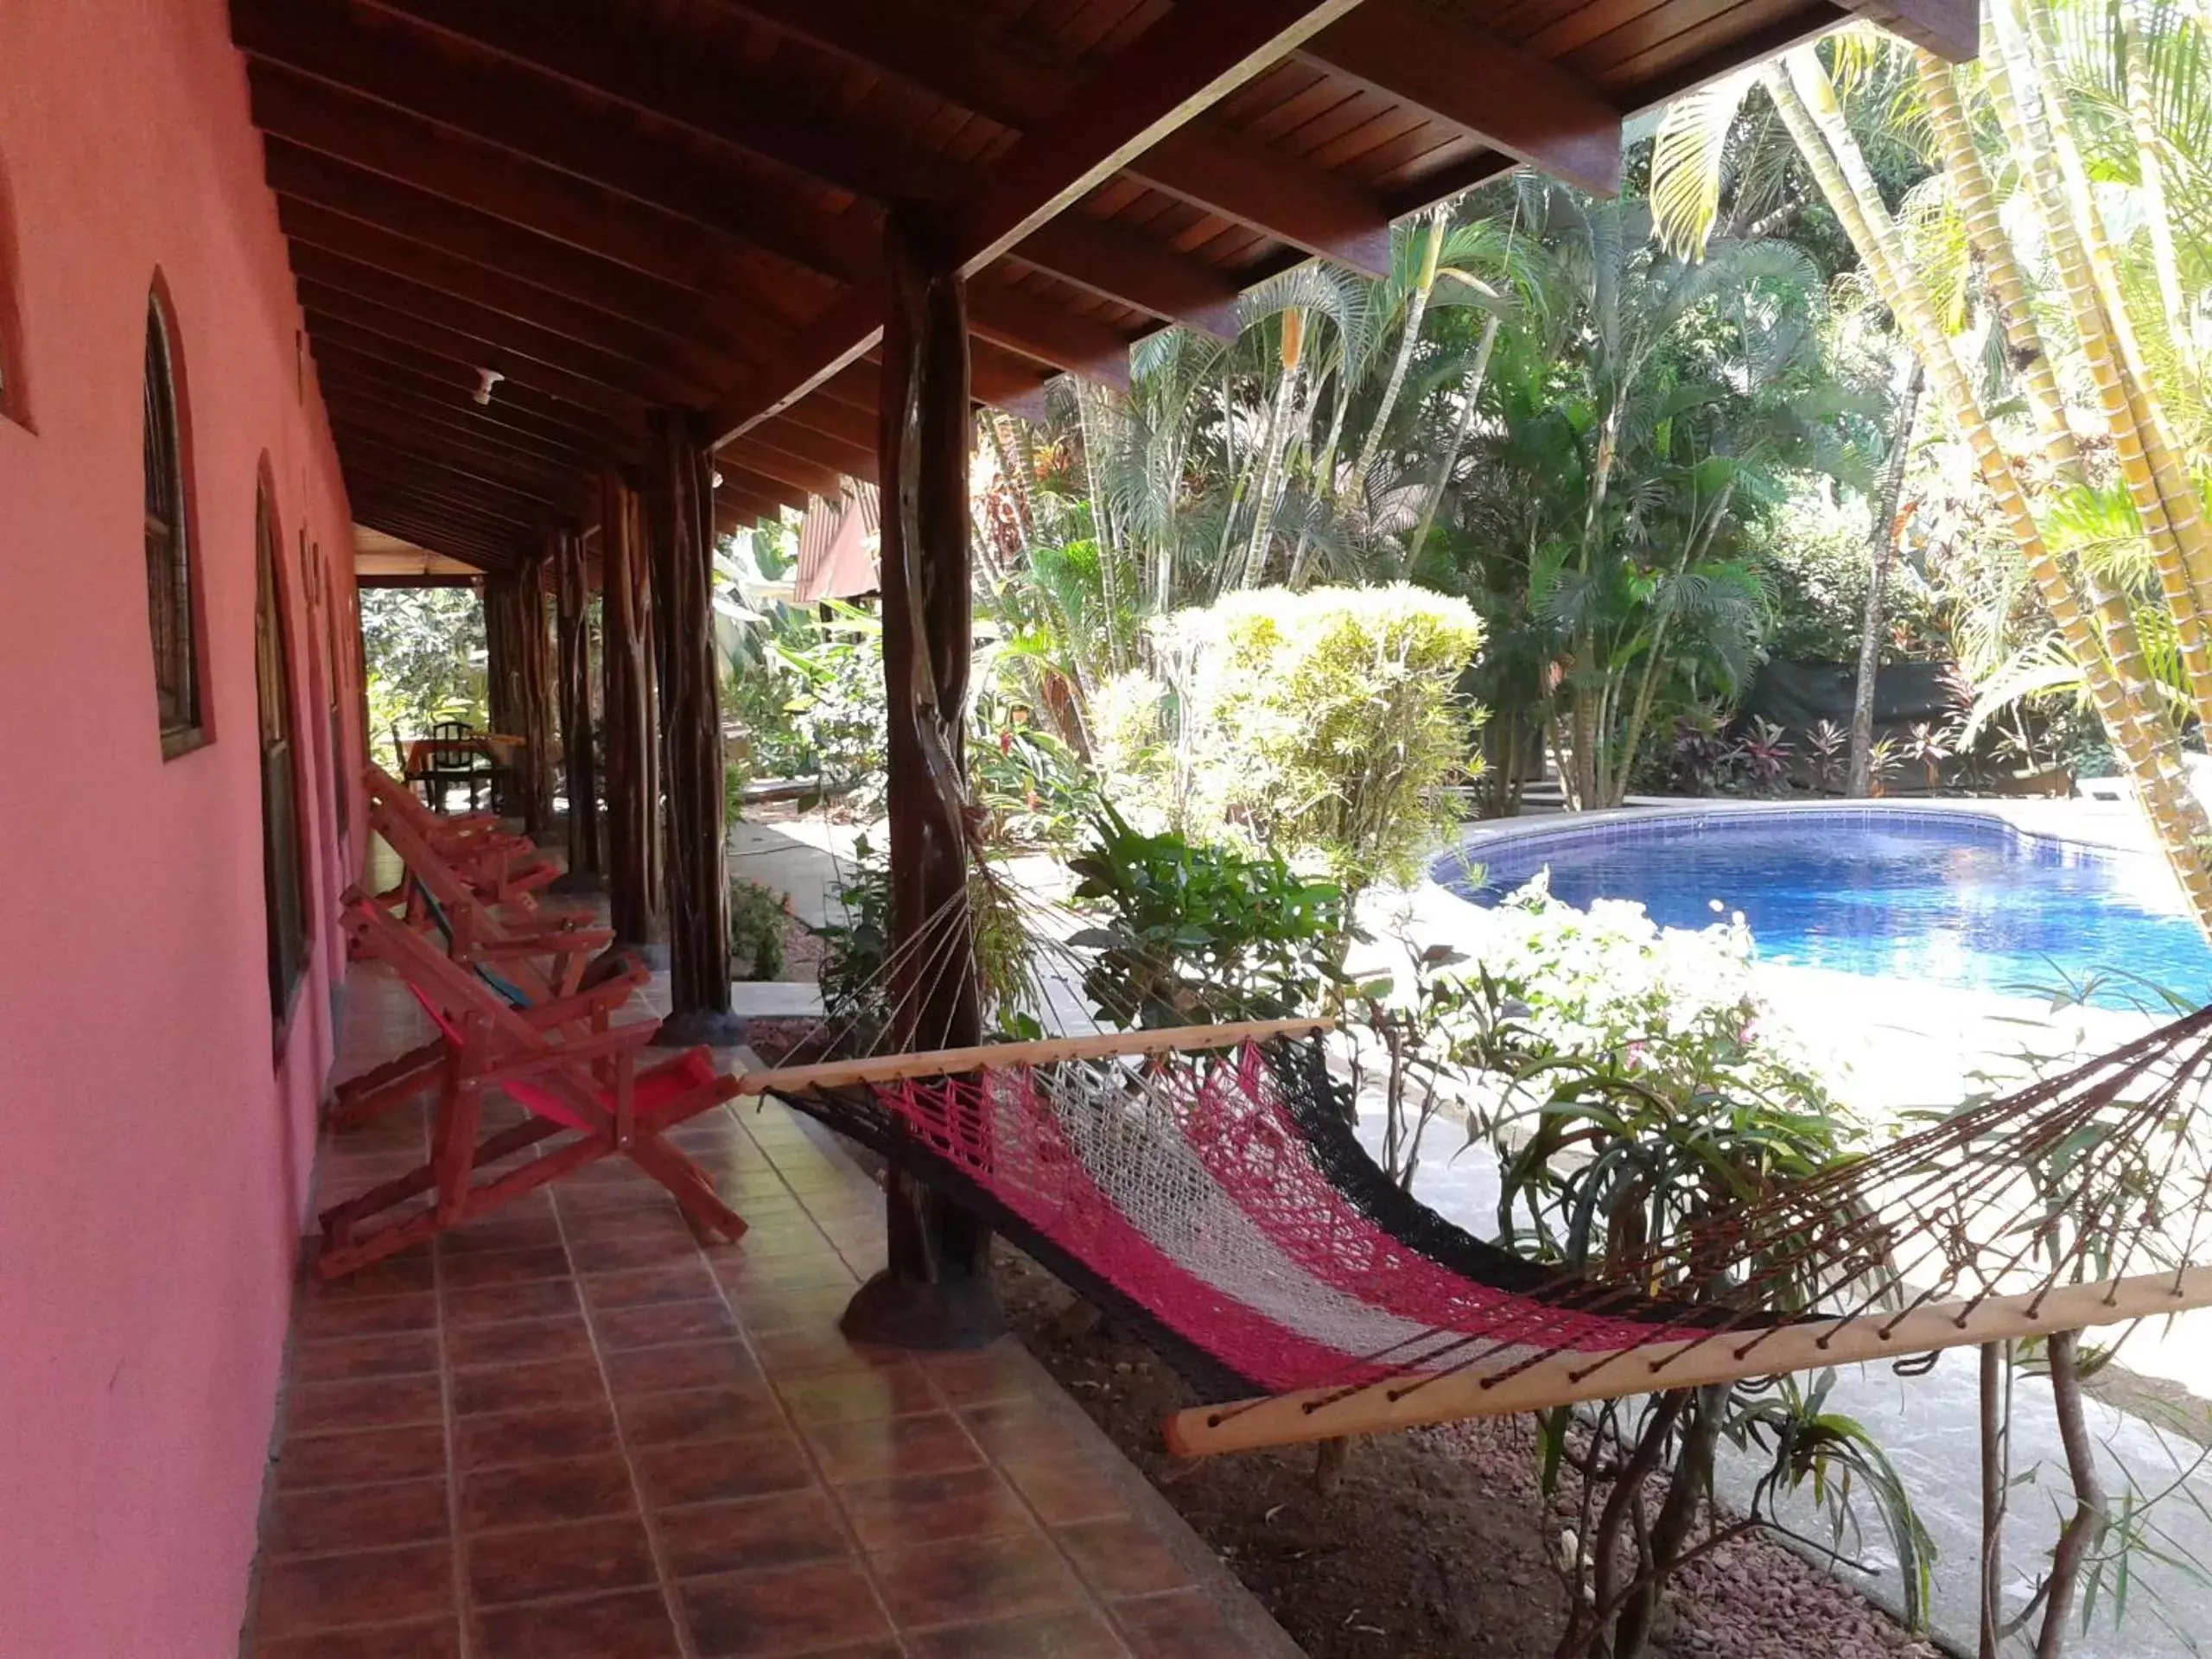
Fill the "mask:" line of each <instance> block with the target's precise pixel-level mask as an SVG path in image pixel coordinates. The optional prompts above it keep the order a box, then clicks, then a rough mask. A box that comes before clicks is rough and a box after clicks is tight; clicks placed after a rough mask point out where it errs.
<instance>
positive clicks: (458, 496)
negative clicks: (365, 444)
mask: <svg viewBox="0 0 2212 1659" xmlns="http://www.w3.org/2000/svg"><path fill="white" fill-rule="evenodd" d="M346 494H347V496H348V497H349V498H352V499H354V500H355V501H357V502H358V503H359V507H357V509H356V511H357V512H358V511H361V510H364V509H370V508H374V509H379V510H382V509H389V510H391V511H394V512H404V513H408V514H410V515H411V516H412V517H414V518H416V520H417V521H418V522H420V523H424V524H439V523H445V522H451V523H452V524H454V525H455V526H456V527H457V528H458V529H461V530H463V531H467V532H469V533H471V534H473V535H475V536H478V537H481V538H483V539H484V540H485V541H486V542H491V543H508V544H511V545H512V544H515V543H524V542H527V541H529V540H531V539H532V538H534V537H537V536H539V535H542V534H543V531H544V528H545V524H546V522H547V520H546V518H544V517H543V515H542V514H540V513H537V512H532V513H531V514H529V515H528V516H527V517H525V516H523V515H519V514H517V513H514V512H512V511H510V510H509V509H507V508H505V507H504V506H501V505H498V504H496V503H492V502H487V501H486V500H485V499H482V498H481V497H479V496H474V495H468V494H465V493H455V492H454V491H451V490H448V489H446V488H444V487H442V486H440V485H438V484H436V483H435V482H431V481H429V480H425V479H423V477H421V476H420V475H419V474H408V473H405V472H401V471H397V470H396V469H394V468H393V467H391V464H390V463H388V462H386V461H384V460H383V459H382V458H381V457H379V456H375V455H370V454H359V455H356V456H355V457H353V459H352V460H351V461H347V462H346Z"/></svg>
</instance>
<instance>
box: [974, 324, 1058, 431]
mask: <svg viewBox="0 0 2212 1659" xmlns="http://www.w3.org/2000/svg"><path fill="white" fill-rule="evenodd" d="M1058 378H1059V377H1058V375H1056V374H1054V373H1053V372H1052V371H1051V370H1050V369H1041V368H1039V367H1038V366H1037V365H1036V364H1034V363H1033V362H1031V361H1029V360H1028V359H1026V358H1021V357H1017V356H1015V355H1014V353H1012V352H1008V351H1003V350H1001V348H1000V347H999V346H996V345H995V344H994V343H993V342H991V341H990V340H978V339H977V338H976V337H975V336H974V335H973V334H970V335H969V337H968V392H969V396H970V397H973V398H974V399H975V400H976V402H977V403H979V404H995V406H996V407H998V408H1000V409H1003V410H1011V411H1012V412H1013V413H1014V414H1016V415H1019V416H1021V418H1022V419H1023V420H1025V421H1036V422H1039V423H1042V422H1043V420H1044V419H1045V414H1046V410H1045V387H1046V385H1047V384H1048V383H1049V382H1051V381H1052V380H1056V379H1058Z"/></svg>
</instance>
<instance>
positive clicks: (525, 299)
mask: <svg viewBox="0 0 2212 1659" xmlns="http://www.w3.org/2000/svg"><path fill="white" fill-rule="evenodd" d="M277 223H278V224H279V225H280V226H283V231H284V233H285V235H287V236H288V237H289V238H291V240H292V243H293V245H294V246H295V247H296V248H308V249H313V250H316V251H321V252H323V253H329V254H335V255H337V256H339V257H343V258H346V259H349V260H352V261H353V262H354V263H355V264H359V265H361V266H364V267H366V268H368V269H372V270H379V271H385V272H388V273H389V274H391V276H394V277H404V278H405V279H406V280H408V281H410V282H414V283H422V284H423V286H425V287H427V288H432V289H436V290H438V291H439V292H440V293H442V294H449V295H452V296H454V297H456V298H458V299H462V300H466V301H468V302H470V303H472V304H474V305H480V306H484V307H486V308H488V309H490V310H493V311H496V312H498V313H499V314H500V315H503V316H506V317H510V318H512V319H513V320H515V321H518V322H523V323H527V324H529V325H530V326H531V327H534V328H543V329H545V330H547V331H549V332H550V333H551V334H556V335H558V336H559V337H560V338H562V339H563V340H567V341H569V343H570V344H572V345H575V346H588V347H590V348H591V349H593V350H595V351H600V352H607V353H613V354H614V355H615V356H617V357H618V358H620V359H626V360H627V361H629V362H632V363H634V364H637V365H640V366H642V367H645V368H648V369H651V370H652V371H653V372H655V373H657V374H662V375H665V376H667V377H668V378H669V379H670V381H671V383H672V384H677V385H685V386H687V387H689V388H690V389H691V391H690V393H689V394H687V395H690V396H694V397H696V396H697V395H698V389H700V388H702V387H715V388H716V389H719V388H720V387H721V385H727V384H728V381H729V380H731V379H732V378H734V377H735V376H736V375H737V373H738V372H739V368H738V365H736V364H734V363H732V362H728V361H727V360H719V361H718V360H716V359H715V358H714V357H713V356H712V355H711V354H709V353H706V352H703V351H701V350H699V349H698V348H697V347H696V346H690V345H687V344H686V343H685V342H683V341H682V340H677V339H676V338H675V337H673V336H671V335H669V334H662V333H659V332H658V330H655V329H653V328H651V327H646V326H645V325H644V324H642V323H637V322H632V321H629V320H628V319H626V318H623V317H618V316H615V315H613V314H612V313H609V312H606V311H601V310H600V309H599V308H596V307H594V306H589V305H586V304H584V303H582V302H580V301H576V300H571V299H569V298H566V297H564V296H562V295H560V294H556V293H555V292H553V291H552V290H551V289H544V288H540V287H537V285H536V284H535V283H529V282H525V281H524V280H523V279H521V278H520V277H511V276H509V275H507V274H506V273H505V272H504V271H500V270H492V269H489V268H487V267H486V266H483V265H480V264H474V263H473V262H471V261H469V260H467V259H462V258H458V257H455V256H454V255H452V254H449V253H447V252H445V251H443V250H442V249H440V248H437V247H435V246H431V245H427V244H424V243H421V242H416V241H414V240H412V239H411V238H408V237H404V236H400V235H397V234H396V233H394V232H391V231H387V230H384V229H382V228H380V227H378V226H375V225H372V224H369V223H367V222H366V221H365V220H362V219H349V218H348V217H346V215H345V214H344V213H336V212H334V211H333V210H332V209H330V208H327V207H317V206H316V205H315V204H314V203H313V202H306V201H294V200H287V199H285V198H284V197H282V196H280V197H278V199H277Z"/></svg>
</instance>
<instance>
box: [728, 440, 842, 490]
mask: <svg viewBox="0 0 2212 1659" xmlns="http://www.w3.org/2000/svg"><path fill="white" fill-rule="evenodd" d="M715 465H716V466H718V467H721V469H722V470H723V472H725V473H727V472H728V470H729V468H730V467H732V466H737V467H742V468H744V469H745V470H746V471H747V472H748V473H759V474H765V475H766V476H767V477H769V478H779V479H781V480H784V482H785V483H786V484H795V485H797V486H798V487H799V488H800V489H802V490H804V491H806V492H807V493H809V494H810V495H835V494H836V493H837V486H838V482H839V480H840V479H841V478H842V476H843V474H841V473H839V472H838V471H837V469H836V467H823V466H821V465H818V464H817V463H816V462H814V461H806V460H803V459H802V458H801V457H799V456H798V455H794V454H789V453H787V452H785V451H784V450H781V449H779V448H775V447H774V446H773V445H772V444H768V443H766V442H761V441H760V440H759V439H757V438H755V437H754V436H753V434H752V433H750V432H747V434H746V435H744V436H743V437H741V438H740V439H739V440H738V441H737V443H736V444H735V446H734V448H731V449H730V450H728V451H727V452H725V453H724V454H721V455H718V456H716V457H715Z"/></svg>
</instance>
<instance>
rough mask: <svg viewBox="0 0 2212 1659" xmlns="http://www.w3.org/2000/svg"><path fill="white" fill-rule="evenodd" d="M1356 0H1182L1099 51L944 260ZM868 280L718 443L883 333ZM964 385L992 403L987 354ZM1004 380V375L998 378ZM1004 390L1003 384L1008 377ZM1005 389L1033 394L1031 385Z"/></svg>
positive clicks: (783, 353)
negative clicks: (1128, 38) (1086, 75)
mask: <svg viewBox="0 0 2212 1659" xmlns="http://www.w3.org/2000/svg"><path fill="white" fill-rule="evenodd" d="M1355 4H1357V0H1183V3H1181V4H1179V5H1178V6H1177V7H1176V8H1175V10H1173V11H1172V12H1170V13H1168V15H1167V16H1166V17H1165V18H1163V19H1162V20H1161V21H1160V22H1157V23H1154V25H1153V26H1152V27H1151V28H1150V29H1147V30H1146V31H1145V32H1144V33H1143V34H1142V35H1139V36H1138V37H1137V40H1136V41H1135V44H1134V45H1132V46H1131V47H1129V48H1128V49H1127V50H1125V51H1123V52H1122V53H1120V54H1117V55H1116V56H1115V57H1113V58H1111V59H1109V60H1108V61H1107V64H1106V65H1105V66H1103V67H1102V68H1101V69H1100V70H1099V71H1098V72H1097V73H1096V74H1095V75H1093V76H1092V77H1091V78H1090V80H1088V81H1086V82H1085V83H1084V88H1083V93H1082V95H1079V96H1077V97H1075V98H1072V99H1069V100H1068V101H1067V103H1066V105H1065V106H1064V107H1063V108H1062V109H1061V110H1060V111H1059V112H1058V114H1056V115H1055V116H1054V117H1053V118H1052V119H1050V120H1048V121H1046V122H1044V123H1042V124H1039V125H1038V126H1036V127H1034V128H1033V129H1031V130H1029V131H1027V132H1026V133H1024V134H1023V136H1022V137H1021V138H1020V142H1018V143H1015V144H1014V147H1013V148H1012V149H1009V150H1008V151H1007V153H1006V155H1005V156H1004V157H1003V158H1002V159H1001V161H1000V162H998V163H997V164H996V165H995V166H994V167H993V168H991V170H990V173H989V175H988V178H987V179H986V181H985V182H984V184H983V185H982V188H980V189H978V190H977V191H976V193H975V194H973V195H972V196H970V197H969V198H968V200H966V201H965V202H964V203H963V205H962V207H960V208H959V209H957V218H956V221H955V228H954V232H953V249H952V253H953V258H954V261H955V263H956V264H957V266H958V268H959V269H960V270H962V271H963V272H966V273H968V274H969V275H973V274H974V272H976V270H980V269H981V268H982V267H983V266H985V265H987V264H989V263H990V262H991V261H992V260H994V259H995V258H997V257H999V256H1000V255H1001V254H1002V253H1004V252H1005V251H1007V249H1009V248H1011V247H1012V246H1013V245H1014V244H1015V243H1017V242H1019V241H1020V240H1021V238H1023V237H1025V236H1027V234H1028V233H1029V232H1030V231H1032V230H1033V229H1034V228H1036V226H1039V225H1042V224H1045V223H1046V222H1047V221H1048V220H1050V219H1052V217H1053V215H1055V214H1056V213H1058V212H1060V211H1061V210H1062V209H1063V208H1065V207H1067V206H1068V205H1069V204H1071V202H1073V201H1074V200H1077V198H1078V197H1080V196H1082V195H1083V194H1084V193H1085V192H1087V191H1089V190H1090V189H1091V188H1093V187H1095V186H1096V185H1097V184H1098V183H1099V182H1100V181H1102V180H1103V179H1106V178H1108V177H1109V176H1111V175H1113V174H1114V173H1115V172H1116V170H1118V169H1119V168H1121V167H1122V165H1123V163H1124V162H1127V161H1128V159H1129V157H1130V156H1133V155H1135V154H1137V153H1139V152H1141V151H1142V150H1143V149H1147V148H1148V147H1150V146H1151V145H1152V144H1153V143H1155V142H1157V141H1158V140H1159V139H1160V137H1164V136H1165V135H1166V134H1167V133H1169V132H1172V131H1173V130H1175V128H1176V127H1178V126H1179V125H1180V124H1183V123H1184V122H1185V121H1187V120H1189V119H1190V118H1191V117H1192V115H1193V114H1195V113H1196V112H1197V111H1198V110H1200V109H1202V108H1204V107H1205V106H1206V105H1209V104H1211V103H1212V102H1214V101H1215V100H1217V99H1220V98H1222V97H1224V96H1225V95H1226V94H1227V93H1229V92H1231V91H1233V90H1235V88H1236V86H1239V85H1241V84H1242V83H1243V81H1244V80H1246V79H1249V78H1250V77H1251V76H1253V75H1255V74H1257V73H1260V72H1261V71H1262V70H1263V69H1265V68H1267V67H1268V66H1269V65H1271V64H1273V63H1274V62H1276V61H1277V60H1280V59H1281V57H1282V56H1283V55H1284V54H1287V53H1288V52H1290V51H1291V50H1293V49H1294V48H1296V47H1297V46H1298V45H1299V44H1300V42H1302V41H1305V40H1306V38H1307V37H1308V36H1309V35H1313V33H1315V32H1316V31H1317V30H1319V29H1322V28H1324V27H1325V26H1326V25H1327V24H1328V23H1330V22H1333V21H1335V20H1336V19H1337V18H1338V17H1340V16H1344V13H1346V12H1347V11H1348V10H1351V7H1352V6H1353V5H1355ZM882 312H883V302H882V296H881V290H880V285H879V284H878V283H876V282H874V281H871V282H868V283H864V284H862V285H861V286H858V287H856V288H855V289H853V290H852V291H851V292H850V293H849V294H848V295H847V296H845V297H844V298H843V299H842V300H840V301H839V302H836V304H835V305H833V306H832V307H831V308H829V310H828V311H826V312H824V313H823V315H822V316H821V317H819V318H817V320H816V321H815V322H814V323H812V324H810V326H809V327H807V328H806V329H805V330H804V331H803V332H802V333H800V334H798V335H795V336H794V337H793V338H792V339H791V340H790V341H788V342H785V345H784V346H783V347H782V348H781V349H780V350H779V352H778V353H776V354H775V355H774V356H773V357H772V359H771V362H770V363H769V364H768V365H764V367H763V369H762V371H761V372H760V373H758V374H756V375H754V376H753V377H752V378H750V379H748V380H747V382H746V383H745V384H744V385H741V387H739V388H738V389H737V390H736V391H734V393H733V394H732V396H731V397H728V398H727V399H725V400H724V402H723V403H722V404H720V405H718V406H717V407H716V409H715V410H714V412H713V416H712V424H713V428H714V430H715V434H716V435H717V436H718V437H719V438H721V439H722V440H723V441H725V442H726V441H727V440H728V438H729V437H731V436H734V435H738V434H741V433H742V432H743V431H745V429H747V428H748V427H751V426H753V425H754V424H756V423H759V422H760V421H762V420H765V419H766V418H767V417H768V416H771V415H774V414H779V413H780V412H781V411H782V410H785V409H786V408H788V407H789V406H790V405H791V404H792V403H794V402H796V401H797V400H798V398H800V397H804V396H805V395H806V393H808V392H809V391H812V390H813V389H814V388H815V387H817V386H818V385H821V384H822V383H823V381H824V380H826V379H828V378H829V377H830V376H831V375H834V374H835V373H836V372H837V371H838V370H840V369H842V368H843V367H845V366H846V365H848V364H849V363H850V362H852V361H853V360H854V359H855V358H856V357H858V356H859V355H860V354H861V353H863V352H865V351H868V350H869V349H871V348H873V347H874V345H875V343H876V342H877V340H880V339H881V337H882V332H883V321H882ZM970 374H971V386H972V387H973V389H974V390H975V391H976V396H978V397H982V398H984V399H985V400H987V401H994V402H995V401H998V398H997V397H996V396H995V393H994V391H993V390H991V389H990V383H991V381H993V380H994V379H995V378H996V373H995V371H994V369H993V368H992V367H991V365H990V364H989V354H988V353H984V352H981V351H973V352H971V368H970ZM1001 384H1005V383H1001ZM1007 389H1008V390H1009V391H1011V390H1012V389H1013V388H1012V387H1011V386H1010V385H1009V386H1008V387H1007ZM1014 395H1015V396H1017V397H1023V398H1025V399H1033V397H1034V396H1035V391H1034V387H1032V388H1031V389H1030V390H1029V391H1016V392H1015V393H1014Z"/></svg>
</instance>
